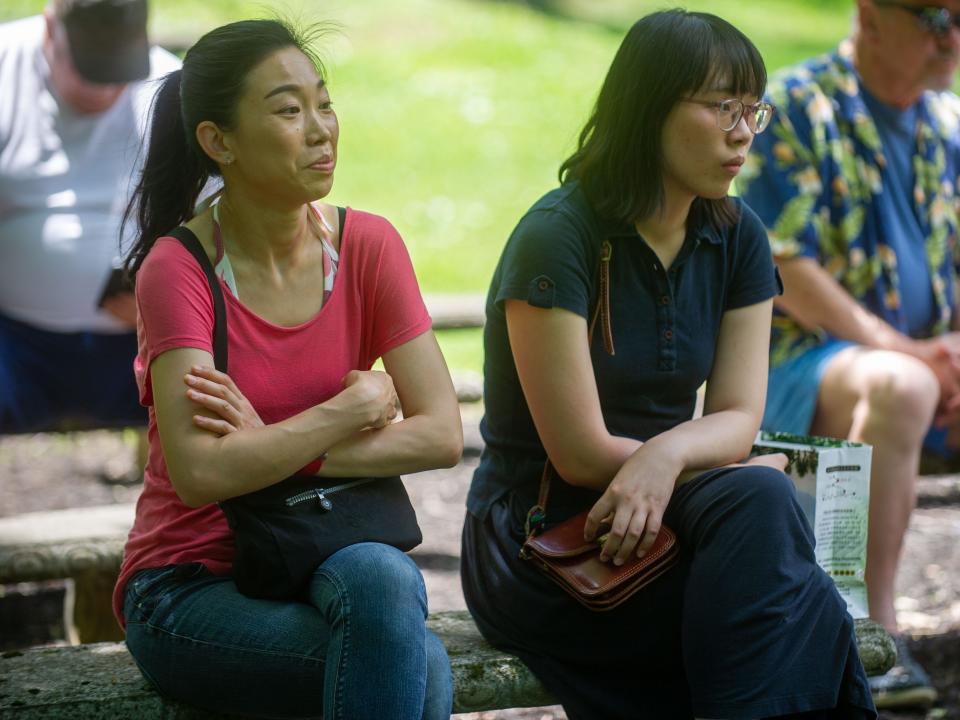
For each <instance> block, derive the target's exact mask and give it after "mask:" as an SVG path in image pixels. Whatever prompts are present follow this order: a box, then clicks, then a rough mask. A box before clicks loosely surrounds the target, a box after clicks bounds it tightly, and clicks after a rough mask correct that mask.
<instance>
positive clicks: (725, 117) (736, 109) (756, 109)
mask: <svg viewBox="0 0 960 720" xmlns="http://www.w3.org/2000/svg"><path fill="white" fill-rule="evenodd" d="M681 100H683V101H685V102H692V103H696V104H697V105H703V106H705V107H711V108H715V109H716V111H717V127H718V128H720V129H721V130H723V131H724V132H730V131H731V130H733V129H734V128H735V127H736V126H737V124H738V123H739V122H740V118H744V119H745V120H746V121H747V127H748V128H750V132H752V133H753V134H754V135H759V134H760V133H762V132H763V131H764V130H766V129H767V125H769V124H770V118H772V117H773V113H774V111H775V110H776V108H775V107H774V106H773V105H771V104H770V103H768V102H758V103H754V104H753V105H745V104H744V103H743V102H741V101H740V100H737V99H736V98H730V99H729V100H720V101H710V100H694V99H693V98H681Z"/></svg>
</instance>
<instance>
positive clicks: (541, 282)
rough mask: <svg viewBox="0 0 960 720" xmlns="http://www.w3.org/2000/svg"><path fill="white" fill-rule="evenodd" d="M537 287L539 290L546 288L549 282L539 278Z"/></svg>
mask: <svg viewBox="0 0 960 720" xmlns="http://www.w3.org/2000/svg"><path fill="white" fill-rule="evenodd" d="M537 287H538V288H540V289H541V290H546V289H547V288H548V287H550V283H548V282H547V281H546V280H541V281H540V282H538V283H537Z"/></svg>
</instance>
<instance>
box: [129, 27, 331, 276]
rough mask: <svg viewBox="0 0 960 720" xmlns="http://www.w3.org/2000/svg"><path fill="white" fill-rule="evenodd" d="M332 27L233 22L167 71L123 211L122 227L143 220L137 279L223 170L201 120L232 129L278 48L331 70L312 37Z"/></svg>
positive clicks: (132, 263) (132, 267)
mask: <svg viewBox="0 0 960 720" xmlns="http://www.w3.org/2000/svg"><path fill="white" fill-rule="evenodd" d="M328 29H329V26H325V25H321V24H313V25H310V26H308V27H306V28H303V29H299V28H295V27H293V26H292V25H291V24H290V23H288V22H285V21H283V20H242V21H240V22H235V23H230V24H229V25H224V26H222V27H218V28H216V29H215V30H211V31H210V32H208V33H207V34H206V35H204V36H203V37H202V38H200V39H199V40H198V41H197V42H196V44H195V45H194V46H193V47H192V48H190V49H189V50H188V51H187V55H186V57H185V58H184V60H183V69H182V70H177V71H176V72H172V73H170V74H169V75H167V76H166V77H165V78H164V80H163V84H162V85H161V87H160V90H159V91H157V95H156V97H155V98H154V103H153V121H152V123H151V128H150V145H149V149H148V150H147V159H146V162H145V163H144V166H143V171H142V173H141V175H140V180H139V182H138V183H137V186H136V188H135V189H134V192H133V196H132V198H131V199H130V203H129V204H128V205H127V209H126V211H125V212H124V215H123V226H126V224H127V223H128V222H130V221H131V220H132V219H134V218H135V219H136V222H137V233H136V236H135V238H134V242H133V245H132V246H131V248H130V252H129V253H128V254H127V257H126V260H125V263H124V266H125V268H126V270H127V273H128V274H129V275H130V277H131V278H132V277H135V276H136V273H137V270H139V269H140V266H141V265H142V264H143V261H144V260H145V259H146V257H147V254H148V253H149V252H150V249H151V248H152V247H153V245H154V243H155V242H156V241H157V238H158V237H160V236H162V235H163V234H164V233H168V232H170V230H172V229H173V228H175V227H176V226H177V225H180V224H181V223H183V222H185V221H186V220H189V219H190V218H191V217H193V211H194V207H195V206H196V203H197V198H198V197H199V195H200V192H201V191H202V190H203V187H204V185H206V183H207V181H208V180H209V179H210V178H211V177H212V176H217V175H219V174H220V168H219V167H218V165H217V164H216V163H215V162H214V161H213V160H212V159H211V158H210V157H208V156H207V154H206V153H205V152H204V151H203V150H202V149H201V147H200V144H199V143H198V142H197V138H196V134H195V133H196V128H197V126H198V125H199V124H200V123H201V122H204V121H205V120H209V121H210V122H213V123H216V124H217V126H218V127H220V128H221V129H223V130H231V129H233V128H234V127H235V124H236V123H235V121H236V118H235V114H236V108H237V104H238V103H239V102H240V97H241V96H242V94H243V90H244V84H245V82H246V79H247V75H249V74H250V71H251V70H253V68H255V67H256V66H257V65H259V64H260V62H261V61H263V60H264V59H266V58H267V57H268V56H270V55H272V54H273V53H275V52H277V51H278V50H282V49H284V48H287V47H295V48H297V49H298V50H300V51H301V52H302V53H303V54H304V55H306V56H307V57H308V58H309V59H310V60H311V62H313V64H314V67H316V69H317V72H318V73H320V75H321V77H322V76H324V75H325V73H324V71H323V65H322V63H321V61H320V58H319V57H318V56H317V54H316V53H315V52H314V50H313V44H314V42H316V40H317V39H318V38H319V37H321V36H322V35H324V34H326V32H327V30H328ZM123 226H121V230H120V233H121V235H120V236H121V237H123V236H124V235H123Z"/></svg>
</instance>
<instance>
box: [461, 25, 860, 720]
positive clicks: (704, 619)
mask: <svg viewBox="0 0 960 720" xmlns="http://www.w3.org/2000/svg"><path fill="white" fill-rule="evenodd" d="M665 69H668V71H665ZM765 84H766V71H765V69H764V66H763V62H762V60H761V58H760V55H759V53H758V52H757V50H756V48H755V47H754V46H753V44H752V43H751V42H750V41H749V40H748V39H747V38H746V37H744V36H743V35H742V34H741V33H740V32H739V31H738V30H736V29H735V28H734V27H732V26H731V25H729V24H728V23H726V22H724V21H723V20H721V19H719V18H717V17H715V16H712V15H707V14H702V13H687V12H685V11H682V10H672V11H668V12H661V13H655V14H652V15H649V16H647V17H645V18H643V19H641V20H640V21H639V22H638V23H636V24H635V25H634V26H633V28H632V29H631V30H630V32H629V33H628V35H627V37H626V39H625V40H624V42H623V44H622V45H621V47H620V50H619V51H618V53H617V55H616V57H615V59H614V61H613V64H612V66H611V68H610V71H609V73H608V75H607V77H606V80H605V81H604V84H603V86H602V88H601V90H600V94H599V98H598V100H597V104H596V107H595V109H594V111H593V114H592V115H591V117H590V119H589V120H588V122H587V124H586V126H585V128H584V129H583V131H582V132H581V134H580V142H579V145H578V148H577V150H576V152H574V153H573V155H572V156H571V157H570V158H568V159H567V160H566V162H564V163H563V165H562V166H561V170H560V179H561V185H560V187H559V188H558V189H556V190H553V191H552V192H550V193H548V194H547V195H545V196H544V197H543V198H541V199H540V200H539V201H538V202H537V203H536V204H535V205H534V206H533V207H532V208H531V209H530V210H529V211H528V212H527V214H526V215H525V216H524V217H523V218H522V219H521V220H520V222H519V224H518V225H517V227H516V229H515V230H514V232H513V234H512V235H511V237H510V239H509V241H508V242H507V245H506V247H505V249H504V251H503V255H502V257H501V260H500V263H499V265H498V267H497V270H496V272H495V275H494V278H493V282H492V286H491V289H490V293H489V295H488V300H487V324H486V327H485V330H484V344H485V351H486V359H485V382H486V385H485V401H486V416H485V418H484V421H483V423H482V425H481V427H482V430H483V434H484V439H485V441H486V445H487V447H486V450H485V452H484V455H483V457H482V459H481V462H480V466H479V468H478V469H477V471H476V473H475V475H474V479H473V484H472V486H471V490H470V495H469V498H468V509H469V512H468V514H467V519H466V525H465V528H464V533H463V554H462V578H463V585H464V591H465V595H466V598H467V603H468V606H469V608H470V610H471V612H472V614H473V616H474V618H475V619H476V621H477V624H478V626H479V627H480V629H481V631H482V632H483V633H484V635H485V636H486V637H487V638H488V639H489V640H490V641H491V642H492V643H493V644H494V645H497V646H499V647H502V648H505V649H507V650H509V651H511V652H514V653H516V654H518V655H519V656H520V657H521V658H522V659H523V660H524V661H525V662H526V663H527V664H528V665H529V666H530V667H531V668H532V669H533V671H534V672H535V673H536V675H537V676H538V677H539V678H540V679H541V680H542V681H543V683H544V684H545V686H546V687H547V688H548V689H549V690H550V691H551V692H552V693H553V694H554V695H555V696H556V697H557V698H559V699H560V701H561V702H562V703H563V705H564V708H565V709H566V712H567V714H568V716H569V717H570V718H573V719H578V718H638V717H645V718H646V717H649V718H678V717H684V718H689V717H692V716H694V715H695V716H697V717H709V718H757V717H777V716H780V717H786V716H795V715H796V716H799V715H801V714H802V715H803V717H805V718H814V717H818V718H819V717H823V718H828V717H829V718H872V717H875V716H876V714H875V712H874V709H873V705H872V701H871V699H870V693H869V691H868V689H867V682H866V677H865V675H864V672H863V669H862V666H861V664H860V660H859V657H858V655H857V649H856V645H855V640H854V635H853V623H852V620H851V619H850V617H849V615H848V614H847V612H846V609H845V605H844V603H843V601H842V600H841V598H840V597H839V595H838V594H837V592H836V589H835V588H834V586H833V583H832V581H831V580H830V578H829V577H827V576H826V575H825V574H824V573H823V572H822V571H821V570H820V568H819V567H818V566H817V565H816V563H815V560H814V553H813V543H812V537H811V532H810V529H809V527H808V526H807V525H806V523H805V521H804V519H803V514H802V511H801V510H800V508H799V507H798V505H797V502H796V499H795V496H794V491H793V487H792V484H791V483H790V481H789V479H788V478H787V477H786V476H785V475H784V474H783V473H782V472H781V471H780V470H778V469H775V468H773V467H770V466H767V465H763V464H749V465H746V466H732V465H731V464H732V463H736V462H737V461H738V460H739V459H741V458H743V457H745V456H746V455H747V454H748V453H749V451H750V448H751V443H752V440H753V438H754V436H755V434H756V431H757V428H758V427H759V424H760V416H761V412H762V409H763V401H764V392H765V386H766V373H767V346H768V341H769V332H770V316H771V305H772V298H773V297H774V296H775V295H776V294H777V293H778V291H779V287H778V281H777V278H776V275H775V271H774V267H773V263H772V260H771V256H770V250H769V246H768V243H767V237H766V233H765V232H764V229H763V226H762V225H761V223H760V222H759V220H758V219H757V218H756V217H755V216H754V214H753V213H752V212H751V211H750V209H749V208H747V207H746V206H745V205H743V203H741V202H739V201H736V200H733V199H730V198H728V197H727V192H728V190H729V187H730V183H731V182H732V180H733V178H734V177H735V176H736V175H737V173H738V171H739V169H740V166H741V165H742V163H743V161H744V158H745V156H746V153H747V150H748V149H749V148H750V145H751V143H752V141H753V136H754V134H755V133H759V132H762V131H763V129H764V128H765V127H766V125H767V123H768V122H769V119H770V116H771V115H772V113H773V111H774V109H773V107H772V106H770V105H768V104H767V103H764V102H761V101H760V97H761V95H762V94H763V90H764V86H765ZM602 257H603V258H608V261H609V262H608V265H607V271H606V278H605V279H604V281H603V282H599V281H598V277H599V275H600V273H599V271H598V268H599V267H600V266H601V258H602ZM604 296H607V297H608V301H607V302H606V303H604ZM598 304H601V305H603V306H604V308H605V310H606V311H605V312H601V314H600V321H599V322H598V323H597V325H598V327H597V329H596V333H595V334H594V333H590V331H589V328H588V322H589V319H590V318H592V317H593V312H594V310H595V308H596V307H597V305H598ZM591 336H593V337H592V340H591V339H590V338H591ZM704 381H706V383H707V386H706V397H705V403H704V414H703V417H702V418H698V419H691V417H692V416H693V415H694V406H695V402H696V392H697V389H698V388H699V387H700V386H701V385H702V384H703V383H704ZM547 457H549V459H550V460H551V461H552V463H553V465H554V467H555V468H556V471H557V475H558V476H559V477H555V478H554V480H553V481H552V483H551V486H550V495H549V502H548V506H547V510H546V527H547V528H549V527H550V526H551V525H553V524H555V523H557V522H559V521H562V520H564V519H566V518H568V517H571V516H572V515H574V514H576V513H578V512H580V511H582V510H583V509H586V508H592V509H591V511H590V514H589V516H588V520H587V524H586V527H585V529H584V532H585V536H586V537H587V539H591V538H592V537H594V536H595V535H596V533H597V530H598V528H599V527H600V526H601V524H602V525H604V526H610V530H609V538H608V539H607V541H606V543H605V545H604V550H603V552H604V555H605V556H606V560H607V562H611V563H614V564H616V565H619V564H621V563H622V562H623V560H624V559H625V558H627V557H628V556H629V555H630V554H632V553H635V554H643V553H645V552H646V551H647V550H648V549H649V548H650V547H651V546H652V544H653V541H654V539H655V537H656V535H657V534H658V532H659V530H660V527H661V524H662V523H665V524H667V525H669V526H670V527H671V528H672V529H673V530H674V531H675V532H676V534H677V536H678V538H679V544H680V546H681V558H680V561H679V562H678V564H677V565H676V566H675V567H673V568H672V569H671V570H669V571H667V572H666V573H665V574H664V575H662V576H660V577H659V578H658V579H656V580H655V581H654V582H653V583H652V584H651V585H648V586H647V587H645V588H644V589H642V590H640V591H639V592H638V593H636V594H635V595H634V596H633V597H631V598H630V599H629V600H628V601H626V602H625V603H623V604H622V605H620V606H618V607H616V608H615V609H613V610H609V611H607V612H602V613H597V612H592V611H590V610H587V609H585V608H584V607H582V606H581V605H580V604H579V603H578V602H577V601H576V600H574V599H573V598H571V597H570V596H568V595H567V594H566V593H564V592H563V591H562V590H561V589H560V588H559V587H558V586H557V585H555V584H554V583H553V582H552V581H551V580H549V579H548V578H547V577H545V576H543V575H541V574H540V573H539V572H538V571H537V570H536V569H535V568H534V567H533V566H532V565H530V564H528V563H526V562H524V561H523V560H522V559H519V557H518V554H519V551H520V547H521V545H522V543H523V540H524V524H525V519H526V517H527V513H528V510H529V509H530V508H531V506H533V505H534V504H535V503H536V502H537V499H538V493H539V484H540V476H541V471H542V469H543V465H544V461H545V459H546V458H547ZM711 468H713V469H711ZM560 478H562V480H561V479H560Z"/></svg>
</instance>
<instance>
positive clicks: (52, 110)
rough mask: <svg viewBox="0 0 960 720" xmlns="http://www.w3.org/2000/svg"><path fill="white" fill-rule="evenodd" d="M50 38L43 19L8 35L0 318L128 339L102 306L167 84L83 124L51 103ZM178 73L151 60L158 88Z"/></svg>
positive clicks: (130, 95) (19, 24)
mask: <svg viewBox="0 0 960 720" xmlns="http://www.w3.org/2000/svg"><path fill="white" fill-rule="evenodd" d="M43 35H44V20H43V18H42V17H40V16H36V17H30V18H25V19H23V20H16V21H14V22H10V23H5V24H2V25H0V314H3V315H6V316H8V317H11V318H14V319H16V320H20V321H22V322H26V323H28V324H31V325H34V326H37V327H40V328H43V329H46V330H53V331H58V332H73V331H80V330H89V331H96V332H120V331H129V328H125V327H123V326H121V324H120V323H119V322H118V321H116V320H115V319H114V318H113V316H111V315H110V314H108V313H106V312H104V311H102V310H100V309H99V308H97V306H96V305H97V300H98V299H99V296H100V292H101V290H102V289H103V285H104V283H105V282H106V279H107V276H108V275H109V273H110V270H111V269H112V268H113V267H115V266H116V265H118V264H119V258H120V255H121V252H120V242H119V236H118V233H119V228H120V221H121V218H122V215H123V210H124V208H125V207H126V203H127V200H128V197H129V194H130V192H131V190H132V189H133V185H134V183H135V182H136V179H137V177H138V176H139V170H140V165H141V163H142V161H143V159H144V157H145V155H146V148H145V147H143V148H142V152H141V146H143V145H145V142H144V138H145V137H147V133H148V129H149V128H148V124H147V123H148V114H149V112H150V106H151V103H152V100H153V96H154V94H155V92H156V90H157V89H158V88H159V82H157V81H155V80H153V81H151V80H149V79H148V80H144V81H141V82H136V83H131V84H130V85H128V86H127V88H126V89H125V90H124V92H123V94H122V95H121V96H120V97H119V98H118V100H117V102H116V103H115V104H114V105H113V106H112V107H111V108H110V109H109V110H107V111H105V112H103V113H99V114H95V115H80V114H77V113H75V112H73V111H72V110H71V109H70V108H68V107H66V106H61V105H59V104H58V103H57V100H56V98H55V96H54V95H53V92H52V90H51V88H50V84H49V81H48V79H49V75H50V67H49V65H48V64H47V61H46V58H45V57H44V55H43ZM178 67H180V61H179V60H178V59H177V58H176V56H174V55H172V54H170V53H169V52H167V51H165V50H163V49H161V48H157V47H155V48H153V49H152V50H151V53H150V77H151V78H158V77H161V76H163V75H166V74H167V73H169V72H171V71H172V70H175V69H177V68H178ZM129 233H130V231H129V230H128V234H129Z"/></svg>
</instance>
